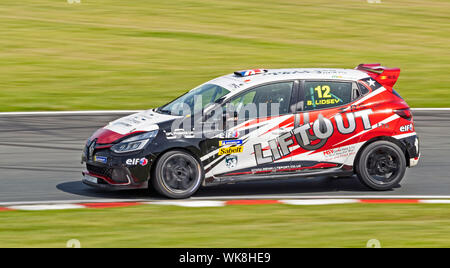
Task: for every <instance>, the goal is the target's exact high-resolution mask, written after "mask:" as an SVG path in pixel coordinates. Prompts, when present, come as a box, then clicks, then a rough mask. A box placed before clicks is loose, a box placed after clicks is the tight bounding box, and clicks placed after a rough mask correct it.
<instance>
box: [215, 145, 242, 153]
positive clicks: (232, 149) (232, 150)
mask: <svg viewBox="0 0 450 268" xmlns="http://www.w3.org/2000/svg"><path fill="white" fill-rule="evenodd" d="M243 151H244V146H236V147H227V148H220V149H219V155H224V154H239V153H242V152H243Z"/></svg>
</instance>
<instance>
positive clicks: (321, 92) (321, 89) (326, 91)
mask: <svg viewBox="0 0 450 268" xmlns="http://www.w3.org/2000/svg"><path fill="white" fill-rule="evenodd" d="M314 90H315V91H317V95H318V97H319V99H322V98H331V95H330V87H329V86H317V87H316V88H315V89H314Z"/></svg>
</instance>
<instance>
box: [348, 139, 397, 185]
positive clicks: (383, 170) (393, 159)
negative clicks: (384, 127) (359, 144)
mask: <svg viewBox="0 0 450 268" xmlns="http://www.w3.org/2000/svg"><path fill="white" fill-rule="evenodd" d="M405 171H406V160H405V155H404V153H403V151H402V150H401V149H400V147H399V146H397V145H396V144H394V143H392V142H388V141H376V142H374V143H371V144H369V145H368V146H367V147H366V148H364V149H363V151H362V152H361V155H360V157H359V160H358V162H357V164H356V173H357V174H358V178H359V180H360V181H361V182H362V183H363V184H365V185H366V186H368V187H370V188H371V189H373V190H377V191H385V190H390V189H392V188H394V187H395V186H397V185H398V184H399V183H400V181H401V180H402V179H403V177H404V175H405Z"/></svg>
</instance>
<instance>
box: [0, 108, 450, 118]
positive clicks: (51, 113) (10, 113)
mask: <svg viewBox="0 0 450 268" xmlns="http://www.w3.org/2000/svg"><path fill="white" fill-rule="evenodd" d="M411 109H412V110H413V111H450V108H411ZM142 111H144V110H98V111H60V112H51V111H43V112H3V113H0V116H13V115H26V116H43V115H50V116H52V115H90V114H106V115H107V114H132V113H138V112H142Z"/></svg>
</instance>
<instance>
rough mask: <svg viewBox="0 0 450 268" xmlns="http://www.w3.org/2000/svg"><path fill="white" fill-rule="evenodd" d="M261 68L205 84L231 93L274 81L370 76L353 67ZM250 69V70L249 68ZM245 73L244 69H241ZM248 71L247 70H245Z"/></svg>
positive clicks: (345, 78)
mask: <svg viewBox="0 0 450 268" xmlns="http://www.w3.org/2000/svg"><path fill="white" fill-rule="evenodd" d="M256 70H262V72H261V73H259V74H254V75H248V76H245V75H243V76H241V75H237V74H236V73H238V72H236V73H233V74H228V75H224V76H221V77H218V78H216V79H213V80H211V81H209V82H207V83H205V84H216V85H218V86H221V87H224V88H226V89H228V90H230V91H232V92H233V93H236V91H237V92H239V91H242V90H245V89H247V88H250V87H253V86H257V85H259V84H265V83H270V82H276V81H284V80H296V79H325V80H328V79H332V80H347V81H348V80H351V81H356V80H360V79H364V78H368V77H370V76H369V75H368V74H367V73H366V72H363V71H359V70H354V69H330V68H295V69H256ZM250 71H251V70H250ZM241 72H242V73H245V72H246V71H241ZM247 72H248V71H247Z"/></svg>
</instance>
